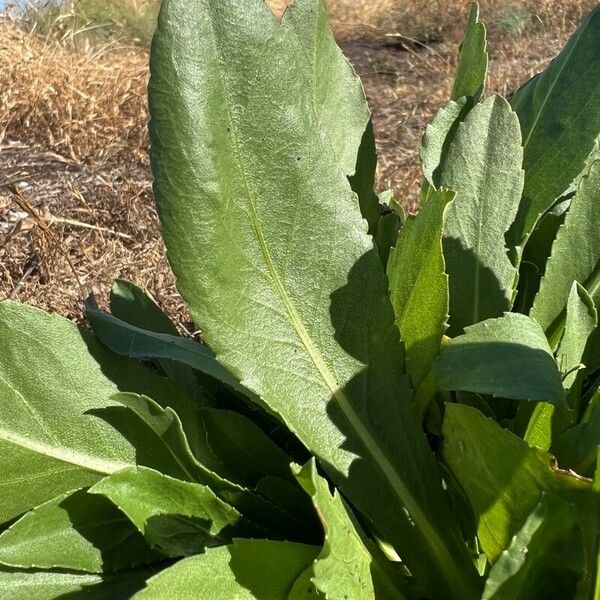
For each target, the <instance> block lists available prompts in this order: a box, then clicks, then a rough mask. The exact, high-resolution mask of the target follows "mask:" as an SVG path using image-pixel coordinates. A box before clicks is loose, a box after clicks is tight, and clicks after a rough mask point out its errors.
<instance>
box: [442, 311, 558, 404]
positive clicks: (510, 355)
mask: <svg viewBox="0 0 600 600" xmlns="http://www.w3.org/2000/svg"><path fill="white" fill-rule="evenodd" d="M434 374H435V377H436V380H437V382H438V384H439V386H440V387H441V388H442V389H444V390H451V391H462V392H475V393H478V394H488V395H490V396H496V397H499V398H511V399H513V400H532V401H536V402H544V401H545V402H550V403H553V404H556V405H563V404H564V403H565V395H564V390H563V387H562V382H561V377H560V372H559V370H558V366H557V365H556V361H555V360H554V356H553V355H552V350H551V349H550V347H549V346H548V342H547V340H546V338H545V336H544V332H543V331H542V329H541V327H540V326H539V325H538V324H537V323H536V322H535V321H534V320H533V319H531V318H529V317H527V316H525V315H520V314H516V313H507V314H506V315H504V316H503V317H500V318H499V319H488V320H487V321H483V322H481V323H477V325H471V327H467V330H466V331H465V333H464V335H461V336H459V337H457V338H454V339H453V340H452V341H451V342H450V343H449V344H447V345H445V346H443V347H442V351H441V354H440V357H439V358H438V359H437V360H436V362H435V365H434Z"/></svg>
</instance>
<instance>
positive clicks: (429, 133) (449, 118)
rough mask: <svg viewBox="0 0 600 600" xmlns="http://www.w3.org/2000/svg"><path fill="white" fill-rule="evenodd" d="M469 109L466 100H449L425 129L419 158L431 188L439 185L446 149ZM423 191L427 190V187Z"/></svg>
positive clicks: (446, 156)
mask: <svg viewBox="0 0 600 600" xmlns="http://www.w3.org/2000/svg"><path fill="white" fill-rule="evenodd" d="M471 108H472V107H471V105H470V104H469V103H468V102H467V99H466V98H461V99H459V100H458V101H457V102H454V101H453V100H451V101H450V102H449V103H448V104H447V105H446V106H444V107H443V108H442V109H440V110H439V111H438V112H437V113H436V114H435V116H434V117H433V119H432V121H431V123H429V125H427V128H426V129H425V134H424V135H423V141H422V142H421V148H420V150H419V158H420V159H421V164H422V167H423V175H424V176H425V179H426V181H427V182H428V183H429V184H430V185H432V186H433V187H439V186H440V185H441V181H442V173H443V171H444V167H445V165H446V160H447V158H448V149H449V148H450V144H451V143H452V140H453V139H454V136H455V135H456V130H457V128H458V126H459V124H460V123H461V122H462V121H464V120H465V117H466V116H467V115H468V114H469V111H470V110H471ZM425 189H426V190H427V186H425Z"/></svg>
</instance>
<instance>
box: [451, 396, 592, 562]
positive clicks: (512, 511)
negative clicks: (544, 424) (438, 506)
mask: <svg viewBox="0 0 600 600" xmlns="http://www.w3.org/2000/svg"><path fill="white" fill-rule="evenodd" d="M443 434H444V448H443V457H444V460H445V461H446V463H447V464H448V466H449V467H450V469H451V471H452V473H453V474H454V476H455V477H456V478H457V479H458V481H459V483H460V485H461V486H462V488H463V490H464V491H465V493H466V494H467V496H468V498H469V501H470V503H471V506H472V508H473V511H474V513H475V517H476V519H477V522H478V535H479V540H480V543H481V547H482V549H483V550H484V552H485V553H486V555H487V557H488V559H489V560H490V561H491V562H492V563H493V562H495V561H496V560H497V559H498V558H499V557H500V555H501V553H502V552H503V550H505V549H506V548H507V547H508V545H509V543H510V541H511V539H512V537H513V536H514V535H515V534H516V533H517V532H518V530H519V529H520V528H521V527H522V526H523V524H524V523H525V521H526V520H527V517H528V516H529V514H530V513H531V512H532V511H533V510H534V509H535V507H536V506H537V504H538V503H539V501H540V499H541V496H542V493H543V492H551V493H553V494H556V495H558V496H561V497H562V498H565V499H566V500H568V501H569V502H571V503H573V504H575V506H576V507H577V511H578V523H579V524H580V525H582V526H584V527H585V532H586V536H588V538H587V539H588V541H587V544H588V546H587V550H588V551H591V552H592V553H593V554H594V556H595V547H596V540H595V537H596V535H597V532H598V502H599V499H598V495H597V493H596V492H594V491H593V490H592V485H591V482H590V481H589V480H586V479H583V478H581V477H578V476H577V475H575V474H573V473H571V472H568V471H560V470H559V469H558V468H557V467H556V464H555V461H553V459H552V456H551V455H550V454H548V453H547V452H546V451H544V450H541V449H539V448H532V447H531V446H528V445H527V443H525V442H524V441H523V440H522V439H521V438H519V437H517V436H515V435H514V434H512V433H511V432H509V431H507V430H506V429H502V428H501V427H500V426H499V425H498V424H496V423H495V422H494V421H492V420H491V419H488V418H487V417H484V416H483V415H482V414H481V413H479V412H478V411H476V410H475V409H473V408H470V407H468V406H462V405H458V404H447V405H446V417H445V419H444V427H443Z"/></svg>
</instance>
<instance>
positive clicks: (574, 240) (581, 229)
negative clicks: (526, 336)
mask: <svg viewBox="0 0 600 600" xmlns="http://www.w3.org/2000/svg"><path fill="white" fill-rule="evenodd" d="M598 16H599V18H600V12H598ZM599 188H600V161H597V162H596V163H594V164H593V166H592V167H591V168H590V171H589V173H588V174H587V175H586V176H584V177H583V178H582V180H581V182H580V184H579V188H578V189H577V192H576V193H575V196H574V197H573V199H572V200H571V207H570V208H569V212H568V213H567V216H566V217H565V222H564V224H563V225H562V226H561V227H560V229H559V231H558V235H557V237H556V241H555V242H554V245H553V246H552V254H551V256H550V258H549V259H548V264H547V266H546V272H545V274H544V277H543V278H542V281H541V284H540V291H539V292H538V294H537V296H536V298H535V301H534V304H533V308H532V310H531V313H530V314H531V316H532V317H534V318H535V319H536V320H537V321H538V322H539V323H540V325H541V326H542V327H543V328H544V330H545V331H546V335H547V336H548V338H549V339H550V340H551V342H552V343H553V344H554V345H555V344H556V343H558V340H559V339H560V335H561V333H562V330H563V326H564V318H565V314H564V311H565V308H566V305H567V301H568V299H569V293H570V292H571V287H572V286H573V282H574V281H578V282H579V283H581V284H582V285H583V287H584V288H585V289H586V290H587V292H588V294H589V295H590V296H591V298H592V299H593V300H594V302H596V303H598V302H600V211H598V202H597V201H598V189H599Z"/></svg>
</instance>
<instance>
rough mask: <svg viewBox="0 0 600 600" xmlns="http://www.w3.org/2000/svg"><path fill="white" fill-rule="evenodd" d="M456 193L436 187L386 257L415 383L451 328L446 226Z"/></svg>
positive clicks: (401, 333) (403, 229) (417, 382)
mask: <svg viewBox="0 0 600 600" xmlns="http://www.w3.org/2000/svg"><path fill="white" fill-rule="evenodd" d="M453 198H454V192H450V191H443V190H442V191H432V193H431V194H429V197H428V199H427V200H426V201H425V202H424V204H423V205H422V207H421V210H420V211H419V213H418V214H417V215H416V216H414V217H412V216H409V217H408V219H407V221H406V224H405V225H404V227H403V228H402V229H401V231H400V234H399V235H398V241H397V243H396V247H395V248H393V249H392V251H391V253H390V258H389V262H388V268H387V273H388V278H389V281H390V295H391V298H392V306H393V307H394V312H395V313H396V322H397V323H398V327H399V329H400V335H401V337H402V340H403V341H404V344H405V346H406V364H407V368H408V373H409V374H410V376H411V380H412V383H413V385H414V387H415V388H418V387H419V385H420V384H421V382H422V381H423V379H424V378H425V376H426V375H427V373H428V372H429V371H430V369H431V366H432V364H433V361H434V360H435V358H436V357H437V355H438V354H439V351H440V344H441V341H442V336H443V335H444V332H445V331H446V327H447V325H446V323H447V320H448V277H447V275H446V274H445V272H444V255H443V250H442V230H443V227H444V215H445V214H446V213H447V210H448V207H449V203H450V202H451V201H452V200H453Z"/></svg>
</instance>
